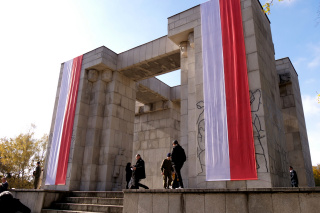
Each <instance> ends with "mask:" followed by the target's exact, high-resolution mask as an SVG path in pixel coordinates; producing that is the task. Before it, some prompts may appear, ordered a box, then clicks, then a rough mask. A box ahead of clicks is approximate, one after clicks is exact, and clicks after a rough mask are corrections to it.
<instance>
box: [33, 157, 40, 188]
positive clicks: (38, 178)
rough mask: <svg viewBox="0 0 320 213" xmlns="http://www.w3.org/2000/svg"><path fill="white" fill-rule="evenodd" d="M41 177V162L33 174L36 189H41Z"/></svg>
mask: <svg viewBox="0 0 320 213" xmlns="http://www.w3.org/2000/svg"><path fill="white" fill-rule="evenodd" d="M40 175H41V167H40V162H37V167H36V170H35V171H34V172H33V176H34V182H33V186H34V188H35V189H38V188H39V187H38V185H39V181H40Z"/></svg>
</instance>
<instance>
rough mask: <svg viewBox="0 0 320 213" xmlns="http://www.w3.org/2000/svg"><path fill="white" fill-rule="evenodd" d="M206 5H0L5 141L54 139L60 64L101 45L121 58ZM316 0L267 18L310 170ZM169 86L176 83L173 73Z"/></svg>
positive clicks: (0, 112) (318, 41)
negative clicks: (301, 115) (293, 87)
mask: <svg viewBox="0 0 320 213" xmlns="http://www.w3.org/2000/svg"><path fill="white" fill-rule="evenodd" d="M203 2H205V1H204V0H171V1H169V0H162V1H155V0H131V1H129V0H115V1H110V0H91V1H88V0H86V1H85V0H69V1H68V0H55V1H50V2H48V1H43V0H29V1H25V0H16V1H1V2H0V19H1V20H2V21H1V22H0V29H1V34H0V63H1V69H0V70H1V71H0V74H1V77H0V79H1V83H0V100H1V104H0V137H5V136H6V137H14V136H15V135H18V134H19V133H20V132H26V131H27V129H28V127H29V126H30V124H31V123H35V124H36V126H37V129H36V135H37V137H40V136H41V135H43V134H44V133H48V132H49V128H50V125H51V118H52V111H53V105H54V99H55V94H56V87H57V84H58V74H59V70H60V64H61V63H62V62H64V61H67V60H70V59H72V58H74V57H76V56H78V55H81V54H83V53H86V52H88V51H91V50H93V49H95V48H97V47H99V46H102V45H104V46H106V47H108V48H110V49H111V50H113V51H115V52H117V53H120V52H122V51H125V50H128V49H130V48H133V47H135V46H138V45H140V44H143V43H146V42H149V41H151V40H154V39H156V38H159V37H161V36H164V35H166V34H167V18H168V17H170V16H172V15H175V14H176V13H179V12H182V11H184V10H186V9H188V8H190V7H193V6H196V5H198V4H200V3H203ZM318 10H320V1H319V0H308V1H306V0H291V1H289V0H285V1H283V2H277V1H276V0H275V3H274V5H273V6H272V8H271V14H270V15H269V19H270V21H271V28H272V34H273V41H274V45H275V51H276V58H283V57H290V59H291V61H292V62H293V64H294V66H295V68H296V71H297V73H298V75H299V79H300V88H301V93H302V97H303V105H304V110H305V115H306V123H307V130H308V135H309V143H310V149H311V155H312V160H313V164H314V165H315V164H317V163H320V143H319V138H320V131H319V129H320V104H318V103H317V100H316V95H317V94H316V92H319V93H320V86H319V85H320V77H319V73H320V72H319V71H320V23H319V24H318V25H317V21H318V22H320V18H319V19H318V20H317V11H318ZM166 79H167V80H168V79H169V80H172V79H177V80H175V81H173V82H167V83H168V84H171V85H174V84H177V82H178V83H179V75H178V73H175V74H174V75H173V77H169V78H168V77H167V78H166Z"/></svg>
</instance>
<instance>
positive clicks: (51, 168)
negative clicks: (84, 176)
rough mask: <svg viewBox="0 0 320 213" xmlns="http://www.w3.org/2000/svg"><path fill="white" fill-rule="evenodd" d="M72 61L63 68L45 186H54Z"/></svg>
mask: <svg viewBox="0 0 320 213" xmlns="http://www.w3.org/2000/svg"><path fill="white" fill-rule="evenodd" d="M72 64H73V60H70V61H67V62H65V63H64V66H63V73H62V80H61V86H60V94H59V101H58V107H57V114H56V121H55V124H54V130H53V136H52V143H51V148H50V155H49V158H48V166H47V175H46V181H45V184H46V185H55V182H56V174H57V166H58V159H59V150H60V144H61V134H62V128H63V121H64V114H65V108H66V103H67V96H68V91H69V84H70V76H71V69H72Z"/></svg>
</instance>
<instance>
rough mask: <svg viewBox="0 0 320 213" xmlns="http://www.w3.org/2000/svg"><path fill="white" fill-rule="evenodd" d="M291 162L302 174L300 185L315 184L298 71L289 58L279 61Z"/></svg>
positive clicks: (285, 125)
mask: <svg viewBox="0 0 320 213" xmlns="http://www.w3.org/2000/svg"><path fill="white" fill-rule="evenodd" d="M276 65H277V72H278V74H279V89H280V98H281V106H282V114H283V120H284V129H285V133H286V146H287V152H288V159H289V162H290V165H291V166H292V167H293V168H294V170H295V171H296V172H297V174H298V179H299V187H306V186H309V187H314V177H313V171H312V164H311V156H310V149H309V142H308V135H307V129H306V124H305V119H304V113H303V106H302V100H301V94H300V86H299V80H298V74H297V73H296V71H295V69H294V67H293V66H292V64H291V61H290V59H289V58H284V59H279V60H277V61H276Z"/></svg>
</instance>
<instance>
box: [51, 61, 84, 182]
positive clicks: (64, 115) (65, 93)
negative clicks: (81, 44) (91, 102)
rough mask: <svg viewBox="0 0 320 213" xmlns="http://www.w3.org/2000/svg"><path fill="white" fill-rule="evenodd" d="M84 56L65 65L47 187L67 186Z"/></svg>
mask: <svg viewBox="0 0 320 213" xmlns="http://www.w3.org/2000/svg"><path fill="white" fill-rule="evenodd" d="M81 65H82V55H81V56H78V57H76V58H74V59H72V60H70V61H67V62H65V63H64V66H63V73H62V80H61V86H60V94H59V100H58V107H57V113H56V120H55V124H54V130H53V136H52V143H51V147H50V155H49V158H48V166H47V171H46V172H47V173H46V181H45V184H46V185H65V184H66V176H67V169H68V159H69V152H70V145H71V137H72V129H73V121H74V116H75V111H76V103H77V95H78V89H79V81H80V73H81Z"/></svg>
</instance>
